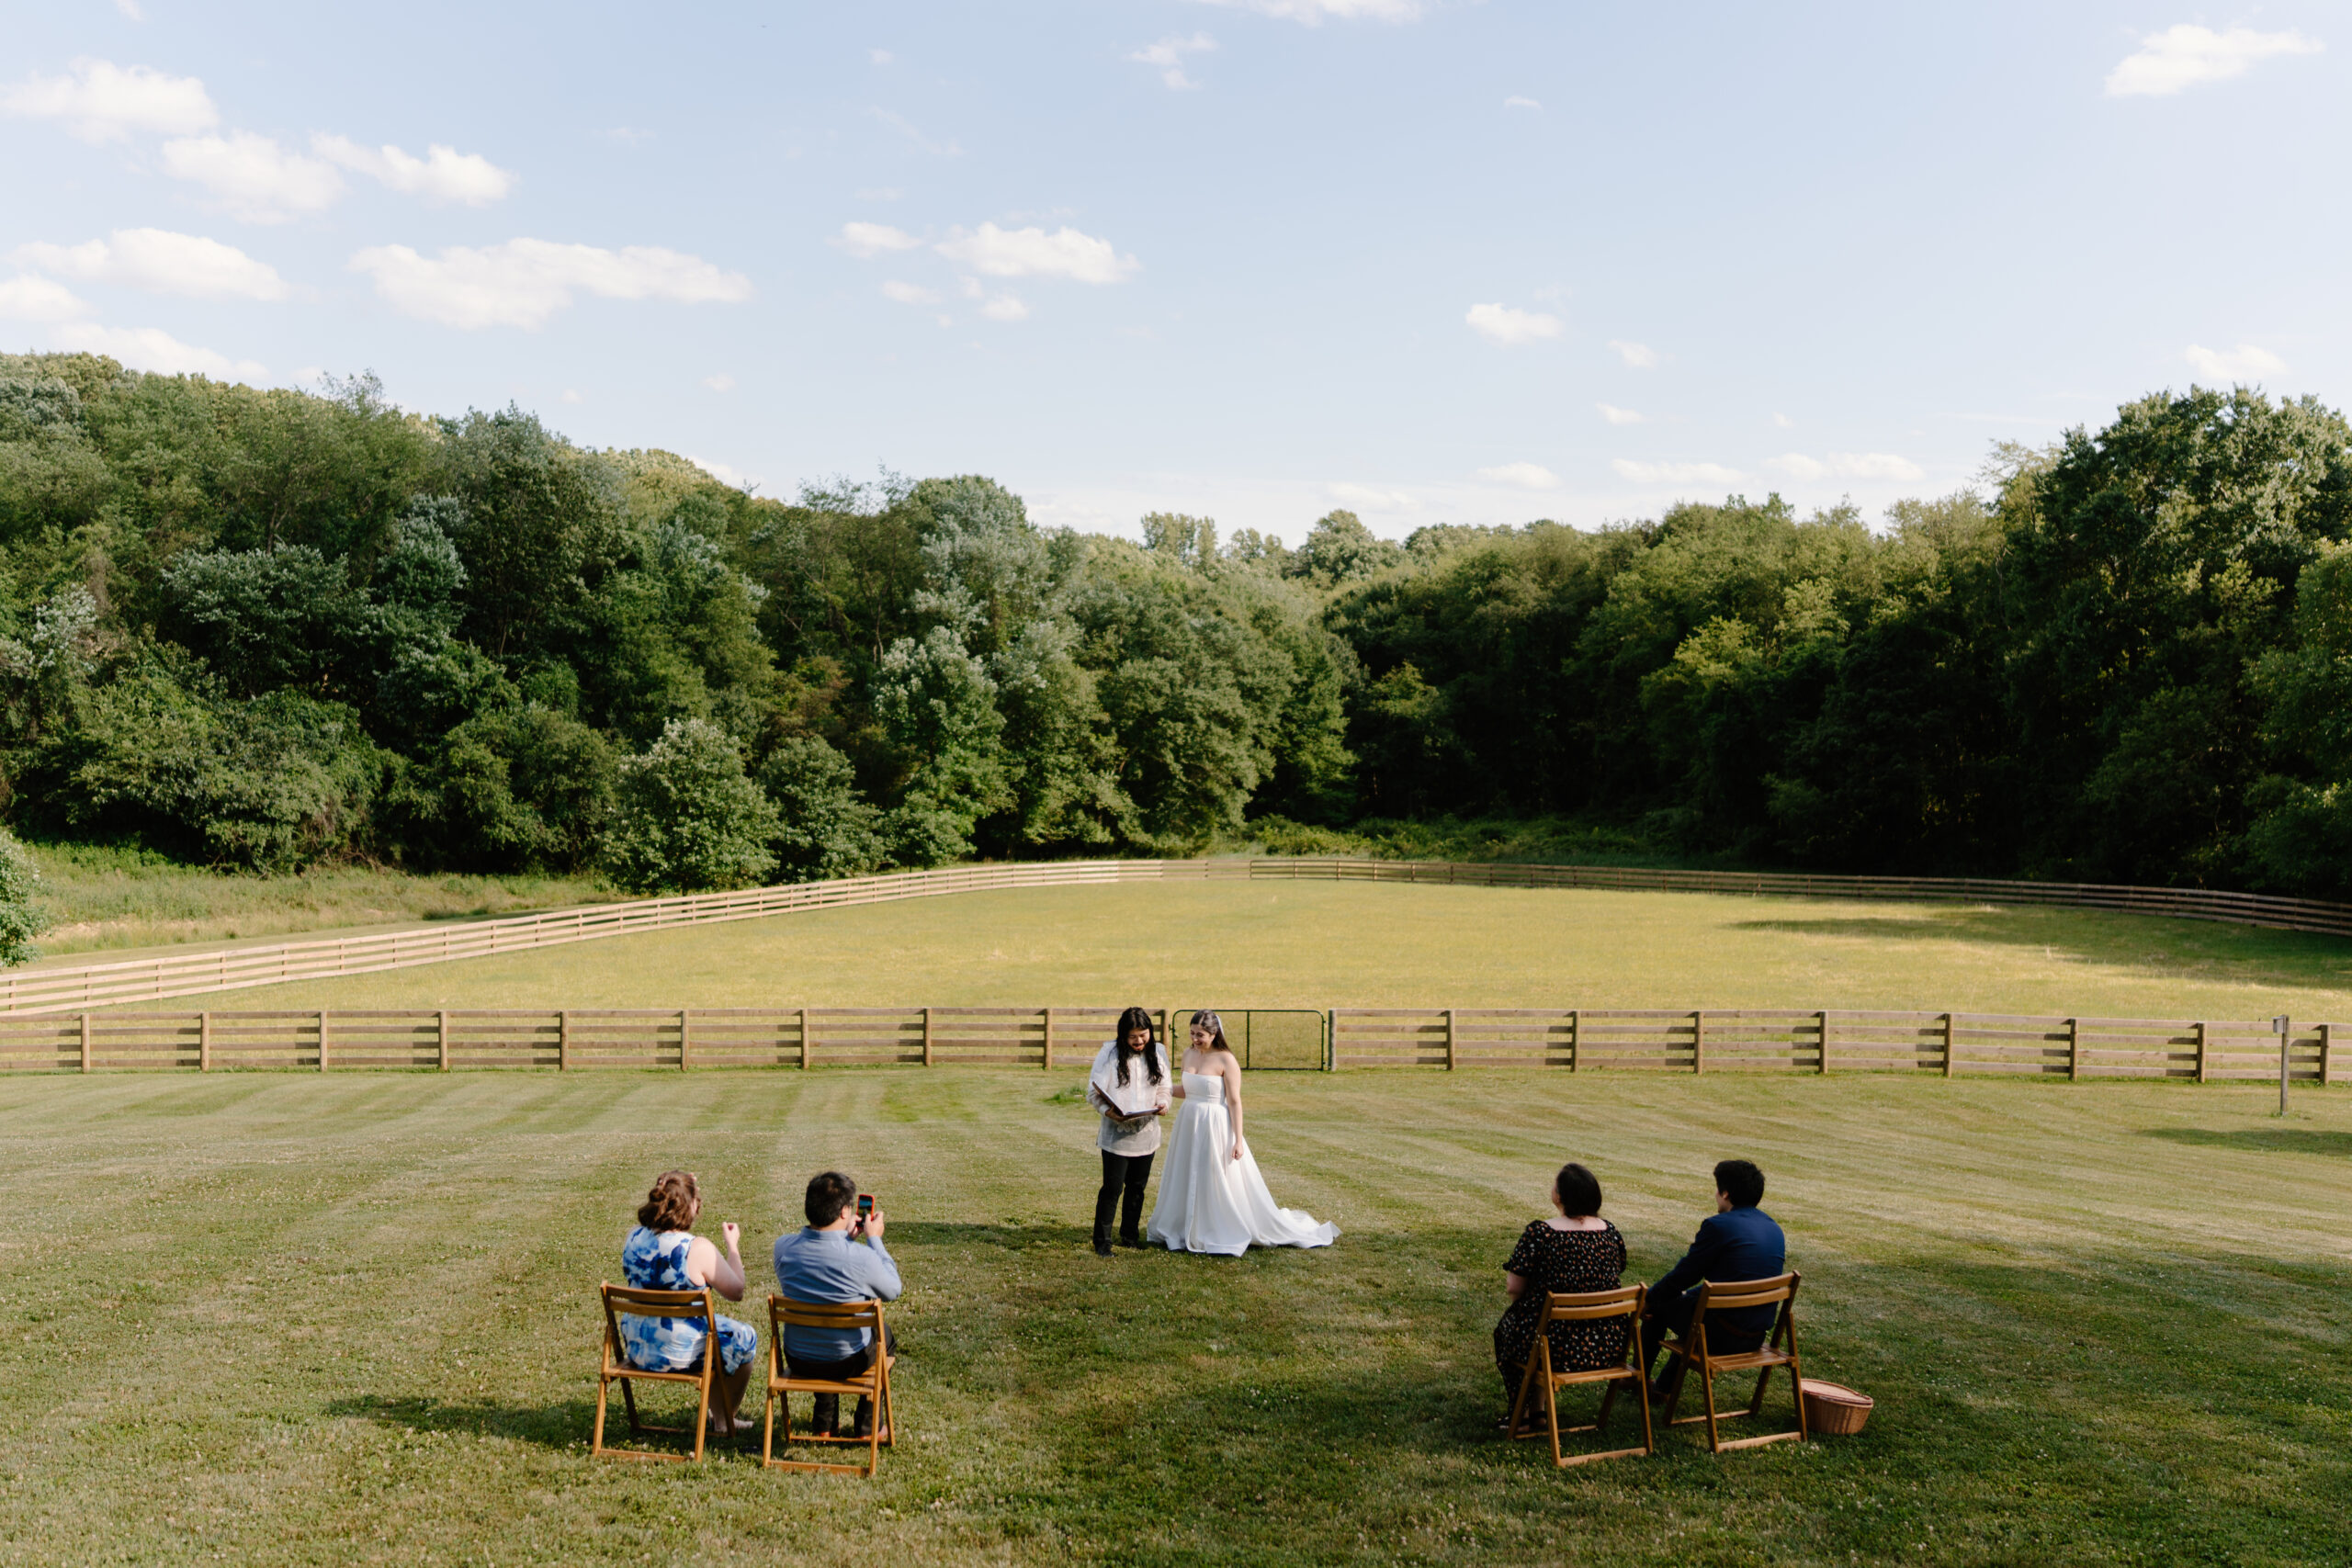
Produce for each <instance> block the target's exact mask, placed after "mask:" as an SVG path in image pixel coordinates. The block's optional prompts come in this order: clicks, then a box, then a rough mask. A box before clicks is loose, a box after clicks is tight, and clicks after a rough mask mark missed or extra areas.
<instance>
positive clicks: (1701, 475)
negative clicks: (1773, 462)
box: [1609, 457, 1739, 485]
mask: <svg viewBox="0 0 2352 1568" xmlns="http://www.w3.org/2000/svg"><path fill="white" fill-rule="evenodd" d="M1609 466H1610V467H1611V468H1614V469H1616V470H1617V477H1618V478H1619V479H1631V480H1633V481H1634V483H1635V484H1644V485H1663V484H1674V485H1687V484H1718V485H1727V484H1734V483H1736V482H1737V481H1738V479H1739V470H1738V469H1737V468H1724V466H1723V465H1722V464H1721V463H1636V462H1634V461H1632V460H1631V459H1629V458H1625V457H1619V458H1617V459H1616V460H1615V461H1614V462H1612V463H1611V464H1610V465H1609Z"/></svg>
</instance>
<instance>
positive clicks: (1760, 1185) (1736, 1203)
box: [1715, 1159, 1764, 1209]
mask: <svg viewBox="0 0 2352 1568" xmlns="http://www.w3.org/2000/svg"><path fill="white" fill-rule="evenodd" d="M1715 1190H1716V1191H1718V1192H1720V1193H1722V1194H1723V1195H1724V1197H1726V1198H1728V1199H1730V1200H1731V1206H1732V1207H1733V1208H1735V1209H1753V1208H1754V1207H1756V1205H1757V1204H1758V1203H1761V1202H1762V1201H1764V1173H1763V1172H1762V1171H1760V1170H1758V1169H1757V1168H1756V1162H1755V1161H1754V1160H1747V1159H1727V1160H1719V1161H1717V1162H1716V1165H1715Z"/></svg>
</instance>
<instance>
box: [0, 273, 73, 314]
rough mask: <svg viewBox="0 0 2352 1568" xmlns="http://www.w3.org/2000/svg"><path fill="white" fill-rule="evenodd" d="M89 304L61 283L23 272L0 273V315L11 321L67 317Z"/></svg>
mask: <svg viewBox="0 0 2352 1568" xmlns="http://www.w3.org/2000/svg"><path fill="white" fill-rule="evenodd" d="M89 313H90V307H89V306H88V305H86V304H85V303H84V302H83V301H82V300H81V299H78V298H76V297H75V295H74V291H73V290H72V289H70V288H66V287H65V285H63V284H62V283H52V282H51V281H50V280H49V279H48V278H46V277H35V276H32V275H31V274H30V273H27V274H26V275H25V276H22V277H0V319H6V320H7V321H72V320H73V319H74V317H76V316H86V315H88V314H89Z"/></svg>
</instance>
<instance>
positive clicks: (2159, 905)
mask: <svg viewBox="0 0 2352 1568" xmlns="http://www.w3.org/2000/svg"><path fill="white" fill-rule="evenodd" d="M1227 880H1231V881H1252V882H1262V881H1270V880H1271V881H1310V880H1311V881H1333V880H1336V881H1369V882H1403V883H1413V884H1444V885H1448V886H1468V887H1531V888H1532V887H1587V888H1605V889H1619V890H1638V891H1654V892H1679V893H1724V894H1739V895H1770V896H1776V897H1822V898H1873V899H1901V900H1906V901H1912V902H1939V901H1951V900H1959V901H1963V902H1969V903H1986V904H2009V905H2056V906H2067V907H2075V908H2101V909H2120V910H2127V911H2131V912H2133V913H2139V914H2148V915H2167V916H2172V917H2174V918H2177V919H2195V920H2224V921H2229V922H2232V923H2235V924H2243V925H2256V926H2270V927H2276V928H2278V929H2281V930H2286V931H2312V932H2318V933H2322V934H2325V935H2331V936H2352V905H2344V904H2327V903H2321V902H2318V901H2316V900H2312V899H2306V898H2274V897H2267V896H2264V895H2259V894H2252V893H2214V892H2208V891H2205V890H2202V889H2199V888H2178V887H2110V886H2098V885H2096V884H2090V883H2069V882H1997V881H1988V880H1983V879H1979V878H1974V877H1894V876H1798V875H1782V874H1776V873H1762V872H1713V871H1654V870H1646V869H1643V868H1640V867H1630V866H1589V865H1509V864H1477V863H1461V862H1452V861H1385V860H1347V859H1314V858H1307V857H1303V856H1296V857H1294V856H1279V857H1272V858H1265V859H1258V860H1239V859H1236V860H1194V861H1149V860H1121V861H1048V862H1043V863H1032V864H1022V865H979V866H955V867H950V868H948V869H946V870H943V871H915V872H899V873H894V874H888V875H883V876H854V877H845V878H842V879H841V880H839V881H835V882H809V883H800V884H797V885H793V886H782V887H756V888H751V889H748V890H746V891H743V892H740V893H706V894H696V895H694V896H692V897H677V898H642V899H638V900H635V901H633V902H629V903H619V904H594V905H589V906H585V907H583V908H571V909H556V910H550V911H548V912H546V913H544V914H536V915H512V916H506V917H503V918H501V919H489V920H474V921H465V922H454V921H453V922H449V923H447V924H441V925H434V926H427V927H424V928H422V929H415V930H408V931H385V932H380V933H378V934H375V935H371V936H356V937H326V938H317V939H313V940H311V941H306V942H278V943H268V944H255V945H251V946H244V947H228V948H212V949H207V950H205V951H202V952H196V953H170V954H165V955H163V956H160V957H152V958H134V959H117V960H113V961H111V962H107V963H97V964H74V965H67V964H39V965H35V966H33V967H31V968H27V969H18V970H15V971H12V972H10V973H8V974H6V975H0V1013H40V1012H55V1011H58V1010H65V1009H80V1008H91V1007H101V1006H106V1005H108V1004H119V1003H125V1002H141V1001H160V1000H163V999H164V998H169V997H185V996H196V995H199V994H204V993H209V992H216V991H233V990H239V989H243V988H245V987H253V986H275V985H281V984H284V983H286V982H288V981H292V980H319V979H331V978H333V977H334V976H342V975H366V974H373V973H376V972H378V971H380V970H386V969H405V968H411V967H413V966H416V965H419V964H445V963H447V962H450V961H451V960H454V959H460V958H481V957H488V956H491V955H492V954H496V953H512V952H516V951H519V950H523V949H527V948H538V947H551V946H557V945H560V944H561V943H565V942H591V941H594V940H595V939H597V938H600V937H610V936H627V935H630V934H632V933H635V932H640V931H662V930H666V929H668V928H671V927H673V926H685V925H702V924H708V923H712V922H716V921H723V920H750V919H762V918H763V917H765V916H769V915H778V914H785V913H788V912H790V911H793V910H797V909H822V908H838V907H840V906H842V905H848V904H876V903H886V902H889V901H891V900H894V899H899V898H925V897H937V896H939V895H942V894H948V893H974V892H982V891H988V890H992V889H1002V888H1025V887H1071V886H1089V885H1093V884H1105V883H1137V882H1143V883H1151V882H1197V881H1212V882H1214V881H1227Z"/></svg>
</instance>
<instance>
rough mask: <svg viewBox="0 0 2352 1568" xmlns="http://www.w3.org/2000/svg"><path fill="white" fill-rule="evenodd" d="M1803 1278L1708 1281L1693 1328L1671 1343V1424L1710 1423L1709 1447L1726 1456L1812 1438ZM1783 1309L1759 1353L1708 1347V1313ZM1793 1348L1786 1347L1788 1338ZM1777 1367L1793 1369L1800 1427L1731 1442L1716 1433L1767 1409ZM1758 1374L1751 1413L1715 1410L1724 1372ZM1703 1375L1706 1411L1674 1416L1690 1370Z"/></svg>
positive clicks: (1782, 1276)
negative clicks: (1800, 1305) (1800, 1330)
mask: <svg viewBox="0 0 2352 1568" xmlns="http://www.w3.org/2000/svg"><path fill="white" fill-rule="evenodd" d="M1800 1278H1802V1276H1800V1275H1797V1274H1793V1273H1792V1274H1778V1275H1775V1276H1773V1277H1772V1278H1771V1279H1770V1280H1734V1281H1732V1282H1730V1283H1723V1282H1719V1281H1715V1280H1708V1281H1706V1282H1704V1283H1702V1284H1701V1285H1700V1287H1699V1305H1698V1309H1697V1310H1696V1311H1694V1312H1692V1313H1691V1327H1690V1329H1689V1331H1688V1332H1687V1333H1686V1334H1685V1335H1684V1337H1682V1338H1680V1339H1669V1340H1668V1341H1667V1342H1666V1351H1667V1354H1668V1355H1669V1356H1672V1357H1673V1358H1674V1381H1673V1382H1671V1383H1669V1384H1668V1385H1667V1395H1666V1424H1667V1425H1668V1426H1669V1427H1684V1426H1688V1425H1690V1424H1691V1422H1693V1421H1704V1422H1705V1423H1706V1424H1707V1449H1708V1451H1709V1452H1711V1453H1722V1452H1723V1451H1724V1450H1726V1449H1753V1448H1760V1447H1761V1446H1763V1445H1764V1444H1766V1443H1780V1442H1786V1441H1787V1440H1788V1439H1790V1438H1796V1439H1798V1440H1799V1441H1803V1440H1804V1439H1805V1438H1808V1437H1810V1436H1812V1434H1811V1433H1810V1432H1808V1431H1807V1430H1806V1429H1805V1424H1804V1371H1802V1370H1801V1369H1800V1368H1799V1367H1798V1365H1797V1324H1796V1305H1797V1281H1798V1280H1799V1279H1800ZM1775 1305H1777V1306H1779V1307H1780V1309H1781V1311H1780V1316H1779V1319H1778V1320H1777V1321H1776V1322H1775V1323H1774V1324H1773V1325H1772V1337H1771V1338H1770V1339H1769V1340H1767V1341H1766V1342H1765V1343H1764V1344H1763V1345H1762V1346H1760V1347H1759V1348H1756V1349H1753V1350H1740V1351H1735V1352H1734V1353H1732V1354H1730V1355H1725V1356H1719V1355H1716V1354H1714V1353H1713V1351H1711V1350H1709V1349H1708V1348H1707V1314H1709V1313H1711V1312H1712V1313H1726V1312H1736V1311H1738V1310H1739V1309H1741V1308H1743V1307H1761V1306H1775ZM1783 1337H1786V1339H1787V1340H1788V1348H1787V1349H1785V1350H1783V1349H1781V1339H1782V1338H1783ZM1774 1367H1786V1368H1788V1369H1789V1394H1790V1397H1791V1398H1792V1399H1794V1400H1795V1401H1796V1406H1797V1427H1796V1430H1795V1431H1793V1432H1769V1433H1766V1434H1765V1435H1764V1436H1763V1437H1760V1438H1740V1439H1738V1440H1737V1441H1736V1442H1729V1443H1726V1442H1724V1440H1723V1438H1722V1436H1721V1434H1720V1433H1719V1432H1718V1431H1717V1429H1716V1424H1717V1422H1719V1421H1729V1420H1733V1419H1735V1418H1736V1417H1738V1416H1755V1415H1758V1413H1760V1412H1761V1411H1762V1410H1763V1408H1764V1385H1765V1383H1767V1382H1770V1380H1771V1376H1772V1369H1773V1368H1774ZM1751 1368H1752V1369H1754V1370H1755V1372H1756V1393H1754V1395H1752V1396H1751V1397H1750V1398H1749V1399H1748V1402H1747V1409H1745V1410H1735V1411H1733V1412H1732V1413H1731V1414H1730V1415H1728V1416H1718V1415H1717V1414H1716V1411H1715V1375H1716V1374H1717V1373H1718V1372H1744V1371H1748V1370H1750V1369H1751ZM1688 1371H1696V1372H1697V1373H1698V1374H1699V1389H1700V1392H1701V1393H1702V1394H1703V1395H1704V1396H1705V1398H1706V1402H1707V1408H1706V1411H1705V1412H1704V1413H1703V1414H1702V1415H1698V1416H1683V1417H1682V1418H1681V1419H1680V1420H1679V1421H1678V1420H1676V1419H1675V1418H1674V1408H1675V1406H1676V1405H1678V1404H1681V1403H1682V1376H1683V1374H1684V1373H1685V1372H1688Z"/></svg>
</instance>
